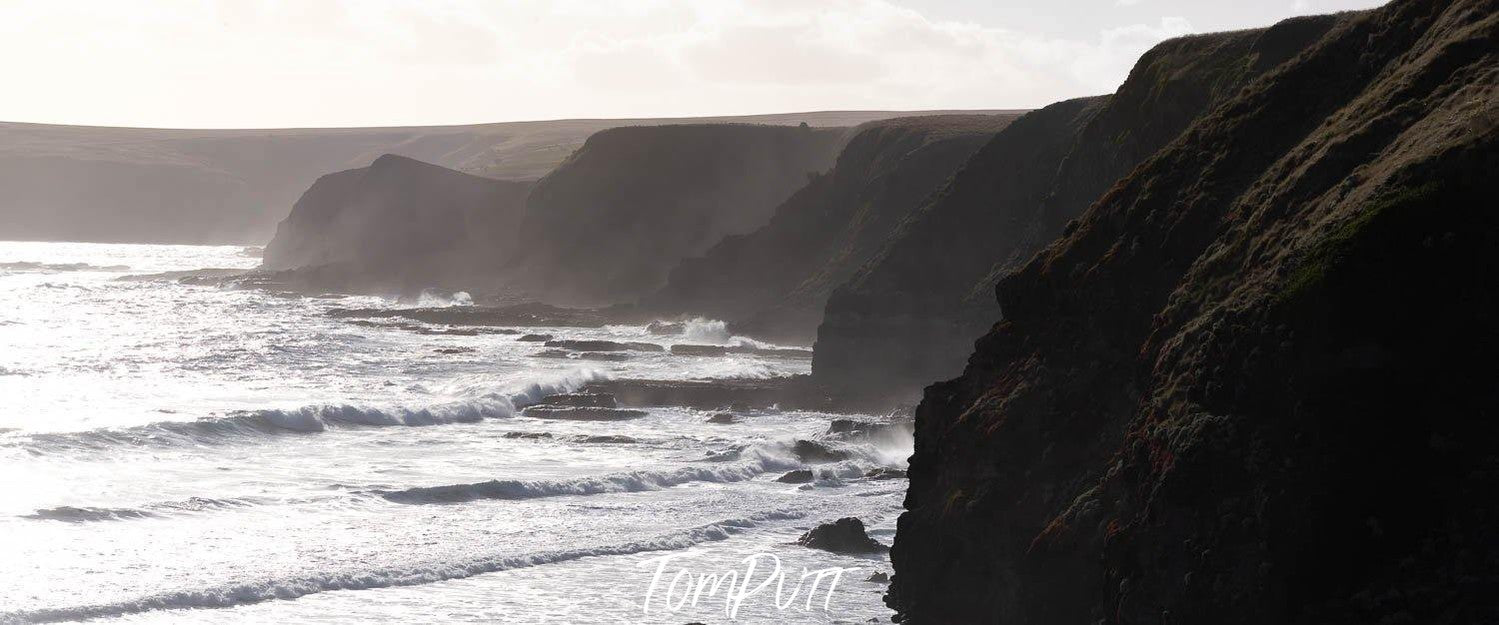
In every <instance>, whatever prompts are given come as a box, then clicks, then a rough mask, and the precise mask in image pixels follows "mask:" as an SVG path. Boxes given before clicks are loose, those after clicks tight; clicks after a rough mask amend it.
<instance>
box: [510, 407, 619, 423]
mask: <svg viewBox="0 0 1499 625" xmlns="http://www.w3.org/2000/svg"><path fill="white" fill-rule="evenodd" d="M521 414H522V415H524V416H527V417H531V418H534V419H565V420H570V421H626V420H629V419H639V418H641V417H644V416H646V414H648V413H646V411H644V410H632V409H628V408H598V407H593V406H539V405H538V406H530V407H528V408H526V409H525V410H522V411H521Z"/></svg>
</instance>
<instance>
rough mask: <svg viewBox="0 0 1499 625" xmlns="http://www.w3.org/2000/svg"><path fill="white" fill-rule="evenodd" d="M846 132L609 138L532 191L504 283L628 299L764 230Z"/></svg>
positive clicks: (665, 131)
mask: <svg viewBox="0 0 1499 625" xmlns="http://www.w3.org/2000/svg"><path fill="white" fill-rule="evenodd" d="M846 133H847V131H846V129H841V128H840V129H815V128H797V127H783V126H762V125H744V124H713V125H708V124H703V125H675V126H655V127H625V128H615V129H611V130H606V131H603V132H600V133H598V134H595V135H593V136H592V137H589V138H588V141H587V142H586V143H584V144H583V147H581V148H579V149H578V151H577V152H575V153H573V155H572V156H570V157H568V159H567V161H565V162H563V163H562V164H561V165H559V166H558V167H557V170H556V171H554V172H552V173H551V174H548V175H547V176H546V177H545V178H543V179H541V180H540V181H539V182H537V183H536V186H535V188H534V189H533V190H532V192H531V197H530V199H529V200H528V201H527V209H526V217H525V219H524V221H523V223H522V224H521V227H520V239H519V247H518V252H517V254H516V255H515V257H514V259H513V260H512V261H511V262H510V263H509V265H508V266H507V270H506V275H507V276H508V277H509V279H511V280H512V281H513V282H514V283H516V284H518V285H522V286H524V287H525V288H526V289H527V290H528V291H530V292H532V293H534V294H536V295H537V296H538V297H540V298H542V299H548V300H552V301H562V302H569V303H578V302H582V303H613V302H625V301H631V300H633V299H635V298H637V297H640V296H641V295H644V294H646V293H649V292H651V291H653V290H655V289H657V288H659V287H660V286H661V285H662V284H664V283H665V282H666V278H667V274H668V272H669V271H670V270H671V268H672V267H673V266H674V265H676V264H677V263H678V262H679V261H681V260H682V259H683V258H686V257H689V256H696V255H700V254H702V253H703V252H705V251H706V250H708V249H709V248H710V247H712V246H713V245H714V244H716V243H718V242H719V241H720V240H721V239H723V238H724V237H725V236H728V235H735V234H744V233H747V232H750V231H753V230H755V229H756V228H758V227H760V226H762V225H764V224H765V222H766V221H768V220H769V219H770V217H771V215H772V213H773V212H774V211H775V208H776V206H777V205H778V204H780V203H781V202H783V201H784V200H785V199H786V198H787V197H788V196H790V195H791V194H792V193H793V192H794V191H796V190H797V189H798V188H800V187H802V186H803V185H805V184H806V183H807V181H808V178H809V176H811V175H814V174H817V173H819V172H822V171H824V170H826V169H827V168H828V167H829V166H831V165H832V163H833V159H834V157H835V156H836V155H837V152H838V149H839V147H840V146H841V145H842V143H843V140H844V137H845V135H846Z"/></svg>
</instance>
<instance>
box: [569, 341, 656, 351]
mask: <svg viewBox="0 0 1499 625" xmlns="http://www.w3.org/2000/svg"><path fill="white" fill-rule="evenodd" d="M546 346H547V347H560V348H563V349H570V350H573V351H579V352H624V351H635V352H663V351H666V348H664V347H661V346H660V345H657V344H655V343H637V342H633V341H630V342H620V341H601V340H570V339H555V340H550V341H547V342H546Z"/></svg>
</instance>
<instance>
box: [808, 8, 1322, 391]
mask: <svg viewBox="0 0 1499 625" xmlns="http://www.w3.org/2000/svg"><path fill="white" fill-rule="evenodd" d="M1331 24H1332V20H1331V19H1330V18H1304V19H1296V20H1291V21H1288V22H1285V23H1282V24H1279V25H1277V26H1275V27H1273V28H1270V29H1262V30H1251V31H1241V32H1235V33H1225V34H1218V35H1208V36H1198V37H1189V38H1184V39H1177V40H1173V41H1169V42H1166V43H1163V44H1161V45H1159V46H1157V47H1156V48H1155V49H1153V50H1151V51H1150V52H1149V53H1147V54H1146V55H1145V56H1144V57H1142V58H1141V59H1140V61H1139V63H1138V65H1136V67H1135V69H1134V71H1132V72H1131V73H1130V76H1129V78H1128V80H1126V81H1125V83H1124V84H1123V85H1122V86H1121V87H1120V88H1119V91H1118V93H1116V94H1114V95H1113V96H1108V97H1097V98H1084V99H1079V100H1071V101H1067V102H1061V103H1058V104H1054V105H1051V106H1048V107H1046V108H1043V109H1041V110H1038V111H1034V112H1032V113H1029V114H1027V115H1026V116H1024V117H1022V118H1020V119H1019V120H1017V121H1015V122H1014V123H1013V124H1011V125H1010V126H1009V127H1007V128H1005V129H1004V130H1003V131H1001V132H1000V133H999V134H997V135H996V136H995V137H994V138H993V139H992V140H991V141H990V142H989V143H988V144H986V145H985V146H984V147H983V148H982V149H980V150H979V151H978V153H976V154H975V155H974V156H973V158H972V159H970V160H969V161H968V163H967V164H966V165H964V166H963V169H962V170H961V171H960V172H959V173H958V174H957V175H956V176H955V177H954V179H953V181H952V182H951V183H950V184H949V185H948V186H947V188H946V189H944V190H943V191H942V192H941V193H940V194H938V195H936V196H935V197H934V198H933V199H932V200H931V201H930V202H928V203H927V204H926V205H925V206H923V207H921V208H920V209H919V210H917V211H915V213H914V214H913V215H912V216H911V217H910V218H909V219H908V220H907V222H906V223H905V224H903V225H902V226H901V227H900V228H899V229H898V230H897V231H896V233H895V234H894V235H893V236H892V237H891V238H890V241H889V242H887V243H886V244H885V245H884V247H883V248H882V249H881V250H880V252H879V253H878V254H876V256H875V258H874V259H873V260H871V261H870V262H869V263H868V264H867V265H866V266H865V267H864V268H863V269H861V270H860V271H859V272H858V273H857V274H856V275H855V276H854V277H853V278H852V279H850V280H849V281H848V282H847V283H845V284H843V285H842V286H840V287H839V288H838V289H837V290H835V291H834V293H833V295H832V297H830V298H829V300H828V304H827V307H826V311H825V315H824V318H823V322H822V326H821V327H820V328H819V329H818V332H817V350H816V351H817V356H816V360H815V361H814V363H813V372H814V377H815V378H816V379H817V380H818V381H819V382H820V383H823V384H826V385H828V386H829V387H831V388H833V389H835V390H837V391H839V392H844V393H846V392H849V391H854V392H868V391H869V390H870V389H878V390H879V391H880V392H884V393H890V394H893V395H895V396H896V397H903V398H910V397H912V396H914V395H916V394H918V393H919V391H920V389H921V387H923V386H925V385H926V384H928V383H930V382H931V381H932V380H940V379H946V378H949V377H952V376H954V375H957V374H958V373H959V372H960V371H961V369H962V366H963V361H964V357H965V355H966V354H967V353H968V352H969V351H970V350H971V349H972V346H973V341H974V339H976V338H977V337H978V336H980V335H981V334H983V332H984V331H985V330H986V329H988V327H989V326H990V325H992V324H993V323H994V322H995V321H996V320H998V319H999V317H1000V309H999V307H998V306H997V305H996V304H995V301H994V296H993V287H994V285H995V283H996V282H997V281H998V279H999V277H1000V276H1003V275H1005V274H1006V273H1008V272H1010V271H1013V270H1014V269H1016V268H1018V267H1019V266H1020V265H1021V264H1023V263H1024V262H1025V261H1026V259H1028V258H1029V257H1030V256H1031V255H1033V254H1034V253H1036V252H1037V251H1038V250H1040V249H1041V247H1042V246H1044V245H1046V244H1047V243H1048V242H1050V241H1051V240H1053V239H1055V238H1056V237H1057V236H1058V235H1060V234H1061V233H1062V231H1063V230H1064V228H1065V227H1066V224H1067V222H1068V221H1069V220H1070V219H1072V218H1074V217H1076V216H1077V215H1078V214H1080V213H1082V211H1083V210H1084V209H1086V208H1087V207H1088V206H1089V205H1090V204H1091V203H1092V202H1093V201H1094V200H1096V199H1097V198H1098V197H1099V196H1100V195H1101V194H1102V193H1103V192H1104V191H1106V190H1108V189H1109V187H1111V186H1112V185H1114V183H1115V182H1116V181H1117V180H1118V179H1119V178H1120V177H1122V176H1124V175H1125V174H1127V173H1129V172H1130V170H1132V169H1134V168H1135V166H1136V165H1138V164H1139V163H1140V162H1142V161H1143V160H1145V159H1146V158H1147V157H1148V156H1150V155H1151V154H1152V153H1154V152H1155V151H1156V150H1158V149H1160V148H1161V147H1162V146H1165V145H1166V144H1168V143H1170V142H1171V141H1172V140H1174V139H1175V138H1176V137H1177V136H1178V135H1180V134H1181V132H1182V131H1183V130H1184V129H1186V128H1187V127H1188V126H1189V125H1190V124H1191V123H1192V122H1193V121H1194V120H1196V119H1198V118H1199V117H1200V116H1202V115H1203V114H1205V113H1206V112H1207V111H1209V110H1211V108H1212V107H1213V106H1215V105H1216V103H1220V102H1222V101H1224V100H1226V99H1228V98H1231V97H1233V96H1234V95H1235V94H1236V93H1237V92H1238V91H1239V90H1240V89H1242V88H1243V87H1244V85H1246V84H1248V83H1249V82H1251V81H1252V80H1253V79H1254V78H1255V77H1257V76H1259V75H1261V74H1263V73H1264V72H1266V71H1268V70H1270V69H1271V68H1273V67H1275V66H1276V65H1278V64H1280V63H1281V62H1283V61H1285V60H1286V59H1289V58H1291V57H1293V56H1295V55H1296V54H1298V53H1299V52H1300V51H1301V50H1302V49H1304V48H1305V47H1306V46H1307V45H1308V44H1309V43H1310V42H1311V41H1313V40H1315V39H1316V38H1317V37H1318V36H1319V35H1320V34H1321V33H1322V32H1325V30H1326V29H1327V28H1329V27H1330V25H1331Z"/></svg>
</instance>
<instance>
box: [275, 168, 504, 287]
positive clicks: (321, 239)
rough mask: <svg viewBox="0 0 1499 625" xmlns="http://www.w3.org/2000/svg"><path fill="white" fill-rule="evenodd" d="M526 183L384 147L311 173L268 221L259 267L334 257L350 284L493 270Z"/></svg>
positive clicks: (425, 281)
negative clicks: (346, 166)
mask: <svg viewBox="0 0 1499 625" xmlns="http://www.w3.org/2000/svg"><path fill="white" fill-rule="evenodd" d="M528 187H529V185H528V184H526V183H521V182H509V181H501V180H490V179H487V178H480V177H478V176H471V175H469V174H465V173H462V172H458V171H454V170H451V169H446V168H443V167H438V166H436V165H431V164H428V163H423V162H421V161H416V160H412V159H409V158H405V157H401V156H395V155H391V154H387V155H385V156H381V157H380V158H378V159H375V162H374V163H372V164H370V166H369V167H364V168H361V169H352V170H349V171H342V172H338V173H335V174H329V175H327V176H323V177H322V178H319V179H318V181H317V182H316V183H314V184H313V185H312V187H311V188H310V189H308V190H307V193H305V194H303V195H302V198H301V199H300V200H297V203H296V205H295V206H293V207H292V211H291V214H290V215H288V216H287V218H286V219H285V220H284V221H282V222H281V225H280V226H278V227H277V228H276V237H275V238H273V239H271V242H270V243H269V244H267V245H266V247H265V253H264V264H263V268H265V269H271V270H276V269H294V268H301V267H316V266H338V267H341V268H344V273H345V274H346V278H345V279H346V280H347V282H348V283H350V284H374V285H386V286H390V287H402V286H411V287H416V288H421V287H424V286H436V284H435V283H438V282H452V281H454V280H462V279H463V278H464V277H471V276H475V275H482V274H484V273H486V272H492V271H493V265H494V264H496V263H497V262H498V254H497V251H499V250H504V249H507V248H509V247H511V246H512V244H513V241H514V237H515V231H516V226H517V225H518V224H519V222H520V218H521V212H522V210H523V207H524V202H525V197H526V193H527V190H528Z"/></svg>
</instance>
